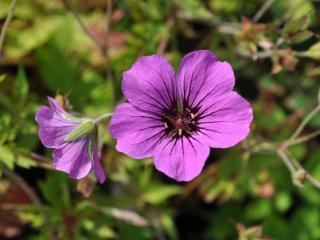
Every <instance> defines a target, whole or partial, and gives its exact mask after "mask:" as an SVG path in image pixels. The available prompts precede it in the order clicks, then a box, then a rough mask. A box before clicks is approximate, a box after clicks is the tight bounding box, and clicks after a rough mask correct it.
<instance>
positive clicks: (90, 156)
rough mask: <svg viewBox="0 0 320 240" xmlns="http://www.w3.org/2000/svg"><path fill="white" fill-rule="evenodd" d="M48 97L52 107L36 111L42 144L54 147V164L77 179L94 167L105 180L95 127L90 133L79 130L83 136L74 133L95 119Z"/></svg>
mask: <svg viewBox="0 0 320 240" xmlns="http://www.w3.org/2000/svg"><path fill="white" fill-rule="evenodd" d="M48 99H49V103H50V106H51V108H49V107H47V106H41V107H40V108H39V110H38V112H37V114H36V121H37V123H38V124H39V137H40V140H41V142H42V144H43V145H44V146H46V147H48V148H53V149H54V151H53V154H52V156H53V165H54V168H55V169H57V170H60V171H63V172H66V173H68V174H69V176H70V177H71V178H74V179H81V178H83V177H85V176H87V175H88V173H89V171H90V170H91V168H93V170H94V171H95V173H96V175H97V177H98V179H99V182H100V183H103V182H104V181H105V175H104V171H103V169H102V167H101V164H100V159H99V155H98V150H97V145H96V143H95V139H94V138H95V136H94V131H92V132H89V131H88V134H81V132H80V133H79V131H78V132H77V134H78V135H80V137H78V138H77V137H73V133H75V130H76V129H79V127H80V126H84V125H86V123H89V124H93V122H90V120H88V119H82V118H76V117H74V116H72V115H71V114H69V113H68V112H66V111H65V110H64V109H63V108H62V107H61V106H60V105H59V104H58V103H57V102H56V101H55V100H54V99H53V98H51V97H48ZM87 129H88V128H87ZM82 133H85V131H82ZM72 138H74V140H72ZM69 139H70V140H69Z"/></svg>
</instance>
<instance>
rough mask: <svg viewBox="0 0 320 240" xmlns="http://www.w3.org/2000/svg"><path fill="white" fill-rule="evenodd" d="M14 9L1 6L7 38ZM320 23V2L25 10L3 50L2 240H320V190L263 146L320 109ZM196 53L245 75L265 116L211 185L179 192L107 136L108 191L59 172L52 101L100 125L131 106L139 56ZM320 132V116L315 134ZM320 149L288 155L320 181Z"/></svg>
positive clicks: (184, 1) (206, 179) (30, 6)
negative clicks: (44, 138) (131, 71)
mask: <svg viewBox="0 0 320 240" xmlns="http://www.w3.org/2000/svg"><path fill="white" fill-rule="evenodd" d="M11 2H12V1H11V0H1V1H0V26H1V27H3V26H4V22H5V19H6V16H7V14H8V11H9V8H10V5H11ZM319 19H320V2H319V1H312V0H274V1H272V0H271V1H270V0H265V1H262V0H227V1H226V0H113V1H112V0H107V1H105V0H72V1H71V0H51V1H44V0H23V1H22V0H18V1H17V3H16V6H15V9H14V13H13V17H12V20H11V22H10V23H9V26H8V29H7V32H6V35H5V41H4V44H3V47H2V49H1V51H0V172H1V175H0V176H1V177H0V239H36V240H42V239H94V240H96V239H126V240H128V239H130V240H140V239H141V240H144V239H159V240H164V239H186V240H189V239H217V240H219V239H222V240H224V239H241V240H258V239H280V240H286V239H290V240H295V239H298V240H310V239H320V190H319V189H317V188H316V187H314V186H312V185H311V184H310V183H309V182H308V181H305V179H304V178H303V179H302V180H301V179H298V180H301V181H300V182H299V183H297V182H296V183H293V181H292V176H291V175H290V172H289V170H288V169H287V168H286V166H285V165H284V163H283V162H282V161H281V158H279V156H278V155H277V153H274V152H272V151H268V150H266V149H265V148H264V147H263V146H265V145H268V144H270V143H271V144H279V143H282V142H283V141H285V140H286V139H288V138H289V137H290V135H291V134H292V132H293V131H294V130H295V129H296V128H297V126H298V125H299V124H300V123H301V121H302V119H303V118H304V116H306V115H307V114H308V112H310V111H312V109H314V108H315V107H316V106H317V105H318V104H319V100H318V94H319V93H318V92H319V85H320V81H319V77H320V65H319V62H318V61H319V60H320V45H319V44H317V43H318V40H319V35H318V32H319V30H320V25H319ZM196 49H209V50H211V51H213V52H214V53H215V54H216V55H217V56H218V57H219V58H220V59H223V60H226V61H228V62H230V63H231V64H232V66H233V68H234V71H235V75H236V89H237V91H239V92H240V93H241V95H242V96H244V97H245V98H246V99H248V100H249V101H250V102H251V103H252V105H253V108H254V122H253V124H252V127H251V128H252V131H251V134H250V136H249V137H248V138H247V139H246V140H245V141H243V142H242V143H241V144H238V145H237V146H236V147H234V148H232V149H225V150H219V149H212V151H211V154H210V158H209V159H208V160H207V162H206V166H205V168H204V170H203V172H202V174H201V175H200V176H199V177H198V178H196V179H195V180H193V181H192V182H189V183H177V182H175V181H173V180H171V179H169V178H168V177H166V176H165V175H163V174H161V173H159V172H157V171H155V169H154V167H153V164H152V159H147V160H141V161H136V160H132V159H129V158H128V157H127V156H124V155H122V154H120V153H117V152H116V151H115V149H114V145H115V142H114V140H113V139H112V138H111V137H110V135H109V134H108V126H107V125H105V126H101V128H100V139H101V144H102V146H103V148H102V163H103V166H104V169H105V172H106V175H107V180H106V182H105V183H104V184H103V185H99V184H97V183H96V179H95V178H94V176H93V175H92V176H88V177H87V178H85V179H83V180H81V181H78V182H77V181H74V180H71V179H68V177H67V176H66V175H65V174H64V173H61V172H56V171H55V170H52V169H51V168H52V167H51V151H50V150H48V149H45V148H44V147H43V146H42V145H41V143H40V141H39V139H38V135H37V134H38V132H37V131H38V127H37V125H36V123H35V120H34V115H35V112H36V111H37V109H38V108H39V106H40V105H43V104H47V99H46V96H48V95H50V96H56V95H58V99H59V100H60V102H61V103H63V104H64V106H65V107H66V108H67V109H69V110H72V111H74V112H79V113H82V114H85V115H88V116H92V117H97V116H99V115H101V114H103V113H105V112H112V110H113V108H114V106H115V105H116V104H117V103H118V102H121V101H123V100H124V99H123V96H122V93H121V89H120V84H121V76H122V72H123V71H124V70H127V69H128V68H130V66H131V65H132V64H133V63H134V62H135V61H136V59H137V58H138V57H140V56H142V55H151V54H161V55H164V56H165V57H166V58H167V59H169V61H170V62H171V63H172V64H173V65H174V67H175V68H176V69H177V67H178V65H179V62H180V60H181V59H182V57H183V56H184V54H186V53H188V52H190V51H193V50H196ZM319 127H320V114H318V115H315V116H314V117H313V118H312V120H311V121H310V122H308V124H307V126H306V127H305V128H304V129H303V132H302V135H303V134H308V133H312V132H314V131H317V130H318V129H319ZM319 140H320V138H317V137H315V138H312V139H311V140H310V141H307V142H303V143H301V144H296V145H294V146H292V147H290V153H289V152H288V153H287V154H288V155H290V157H291V158H292V159H295V160H296V161H297V162H300V163H301V164H302V165H303V166H304V167H305V169H306V170H308V171H309V173H310V174H312V175H313V176H314V177H315V178H317V177H318V178H320V148H319V144H320V141H319ZM295 180H297V179H295Z"/></svg>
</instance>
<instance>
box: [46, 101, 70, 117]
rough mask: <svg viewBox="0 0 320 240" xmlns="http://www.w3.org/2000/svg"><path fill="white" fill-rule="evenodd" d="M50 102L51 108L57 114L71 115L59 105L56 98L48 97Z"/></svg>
mask: <svg viewBox="0 0 320 240" xmlns="http://www.w3.org/2000/svg"><path fill="white" fill-rule="evenodd" d="M48 101H49V104H50V106H51V108H53V109H54V110H56V111H57V112H61V113H65V114H69V113H67V112H66V111H65V110H64V109H63V108H62V107H61V106H60V105H59V103H58V102H57V101H56V100H55V99H54V98H52V97H48Z"/></svg>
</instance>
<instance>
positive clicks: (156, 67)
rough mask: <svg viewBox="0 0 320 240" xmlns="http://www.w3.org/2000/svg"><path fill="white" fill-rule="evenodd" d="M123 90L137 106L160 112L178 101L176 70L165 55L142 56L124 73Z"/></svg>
mask: <svg viewBox="0 0 320 240" xmlns="http://www.w3.org/2000/svg"><path fill="white" fill-rule="evenodd" d="M122 91H123V94H124V95H125V97H126V98H127V99H128V101H129V102H130V103H131V104H132V105H134V106H135V107H137V108H140V109H143V110H145V111H149V112H155V113H159V112H162V110H163V109H167V108H169V107H171V106H172V104H173V103H176V99H177V97H176V95H177V90H176V79H175V72H174V70H173V68H172V66H171V65H170V63H169V62H168V61H167V60H166V59H165V58H163V57H161V56H157V55H153V56H146V57H141V58H140V59H139V60H138V61H137V62H136V63H135V64H133V66H132V67H131V68H130V69H129V70H128V71H126V72H124V73H123V80H122Z"/></svg>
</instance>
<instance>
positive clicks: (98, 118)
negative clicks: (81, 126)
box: [93, 113, 113, 124]
mask: <svg viewBox="0 0 320 240" xmlns="http://www.w3.org/2000/svg"><path fill="white" fill-rule="evenodd" d="M112 115H113V113H105V114H103V115H101V116H100V117H97V118H96V119H94V120H93V123H94V124H99V123H100V122H103V121H105V120H107V119H109V118H110V117H111V116H112Z"/></svg>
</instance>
